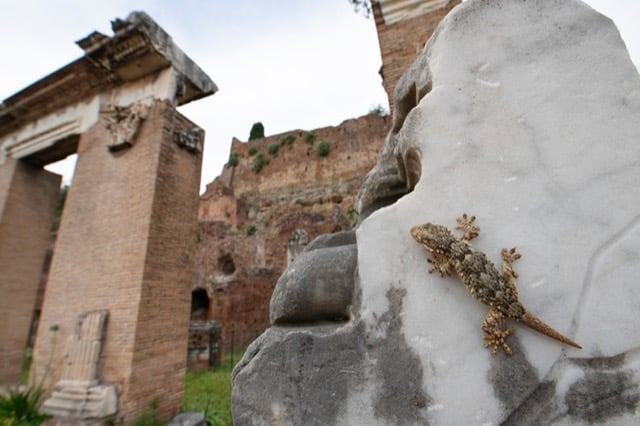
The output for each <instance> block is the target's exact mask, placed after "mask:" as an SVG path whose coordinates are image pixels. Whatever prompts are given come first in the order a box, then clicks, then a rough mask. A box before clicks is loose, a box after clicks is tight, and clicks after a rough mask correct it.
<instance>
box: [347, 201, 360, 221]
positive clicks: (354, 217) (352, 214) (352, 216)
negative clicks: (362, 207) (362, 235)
mask: <svg viewBox="0 0 640 426" xmlns="http://www.w3.org/2000/svg"><path fill="white" fill-rule="evenodd" d="M347 217H348V218H349V222H351V226H355V224H356V223H358V211H357V210H356V209H355V207H353V204H352V205H350V206H349V208H348V209H347Z"/></svg>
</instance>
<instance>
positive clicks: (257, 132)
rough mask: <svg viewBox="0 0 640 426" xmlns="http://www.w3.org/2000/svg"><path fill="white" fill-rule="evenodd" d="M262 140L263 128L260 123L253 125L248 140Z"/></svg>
mask: <svg viewBox="0 0 640 426" xmlns="http://www.w3.org/2000/svg"><path fill="white" fill-rule="evenodd" d="M260 138H264V126H263V125H262V123H261V122H259V121H258V122H257V123H253V126H251V131H250V132H249V140H250V141H252V140H254V139H260Z"/></svg>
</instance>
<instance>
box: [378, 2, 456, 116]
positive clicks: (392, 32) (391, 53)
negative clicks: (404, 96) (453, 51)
mask: <svg viewBox="0 0 640 426" xmlns="http://www.w3.org/2000/svg"><path fill="white" fill-rule="evenodd" d="M460 1H461V0H451V1H449V3H447V5H446V6H445V7H443V8H441V9H438V10H435V11H433V12H430V13H426V14H423V15H418V16H414V17H411V18H407V19H403V20H401V21H398V22H394V23H392V24H389V25H387V24H386V23H385V22H384V18H383V16H382V13H381V11H380V6H379V4H377V3H375V2H374V3H373V14H374V18H375V22H376V29H377V31H378V42H379V45H380V55H381V56H382V84H383V86H384V90H385V91H386V92H387V97H388V98H389V105H390V106H391V108H392V109H393V92H394V90H395V87H396V83H397V82H398V79H399V78H400V77H401V76H402V74H403V73H404V72H405V71H406V70H407V68H408V67H409V65H411V63H412V62H413V61H414V60H415V59H416V57H417V56H418V54H419V53H420V52H421V51H422V49H423V48H424V45H425V44H426V43H427V40H429V37H431V34H432V33H433V30H435V28H436V27H437V26H438V24H439V23H440V21H441V20H442V18H444V17H445V15H446V14H447V13H449V11H450V10H451V9H453V7H454V6H456V5H457V4H459V3H460Z"/></svg>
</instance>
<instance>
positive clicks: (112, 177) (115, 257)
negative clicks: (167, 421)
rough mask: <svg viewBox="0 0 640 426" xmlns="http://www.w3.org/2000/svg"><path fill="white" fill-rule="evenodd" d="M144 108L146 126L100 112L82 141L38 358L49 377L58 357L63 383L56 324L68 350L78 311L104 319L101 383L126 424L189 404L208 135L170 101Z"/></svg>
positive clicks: (38, 367)
mask: <svg viewBox="0 0 640 426" xmlns="http://www.w3.org/2000/svg"><path fill="white" fill-rule="evenodd" d="M144 110H145V111H144V117H142V119H140V120H136V119H120V120H115V121H114V120H113V117H114V113H117V114H118V115H120V116H121V115H122V114H125V112H123V110H122V108H117V109H114V108H103V111H101V114H100V117H99V119H98V122H97V123H96V124H95V125H93V126H92V127H91V128H90V129H89V130H88V131H87V132H85V133H84V134H83V135H82V137H81V139H80V144H79V146H78V161H77V166H76V172H75V176H74V184H73V185H72V187H71V188H70V190H69V194H68V197H67V201H66V205H65V215H64V217H63V219H62V222H61V224H60V230H59V233H58V241H57V244H56V251H55V255H54V259H53V262H52V265H51V272H50V276H49V282H48V285H47V295H46V299H45V302H44V305H43V309H42V316H41V320H40V327H39V331H38V340H37V343H36V349H35V359H34V366H35V370H34V371H36V372H37V374H39V375H41V374H43V372H44V371H45V370H46V367H47V366H46V362H47V359H48V357H49V354H50V353H51V352H52V351H53V354H54V357H53V359H54V361H53V363H52V365H51V368H50V370H49V374H48V376H49V377H48V378H47V380H48V382H49V383H55V382H56V381H57V380H59V379H60V378H61V371H62V358H63V357H62V355H63V352H64V349H63V348H62V347H52V346H51V343H50V342H51V340H50V338H49V336H48V333H47V330H48V329H49V328H50V327H51V326H52V325H54V324H55V325H58V327H59V331H58V333H59V336H58V339H57V341H58V342H64V341H65V340H66V339H67V337H68V336H69V335H71V334H72V333H73V332H74V327H75V324H76V318H77V317H78V315H79V314H80V313H82V312H86V311H92V310H108V311H109V323H108V327H107V331H106V338H105V342H104V347H103V350H102V361H101V375H100V376H101V379H102V380H101V381H102V383H104V384H109V385H115V387H116V389H117V392H118V395H119V401H120V402H119V407H118V411H119V416H120V418H121V419H122V420H124V422H125V424H130V423H132V422H133V421H134V420H135V419H136V418H137V417H139V416H140V415H141V414H143V413H144V412H146V411H147V410H149V406H150V405H151V404H152V403H153V402H157V407H158V408H157V410H158V414H159V415H160V416H161V417H162V418H169V417H170V416H173V415H174V414H175V413H177V411H179V409H180V406H181V403H182V395H183V380H184V373H185V371H186V356H187V338H188V334H187V330H188V327H189V307H190V294H191V292H190V291H189V289H190V286H191V278H192V277H191V275H192V265H191V261H192V254H191V250H192V246H193V245H194V242H195V240H196V232H197V213H198V188H199V182H200V167H201V152H202V142H203V137H204V135H203V131H202V130H201V129H199V128H197V127H196V126H195V125H194V124H193V123H191V122H189V121H188V120H187V119H186V118H184V117H183V116H182V115H181V114H180V113H178V112H177V111H176V109H175V108H174V107H173V106H172V105H171V103H170V102H167V101H153V102H151V103H150V104H148V108H145V109H144ZM139 111H140V109H139V108H133V107H132V108H131V109H130V111H129V113H130V114H137V113H139ZM118 123H120V124H118ZM131 123H134V124H131ZM120 125H125V126H128V125H132V126H134V127H135V128H133V129H128V130H126V129H125V130H124V131H123V129H121V128H118V126H120ZM114 126H115V127H114ZM122 135H127V136H126V138H125V139H126V142H127V143H126V144H125V146H120V145H122V144H118V140H117V139H119V138H122V137H123V136H122ZM114 146H117V148H114Z"/></svg>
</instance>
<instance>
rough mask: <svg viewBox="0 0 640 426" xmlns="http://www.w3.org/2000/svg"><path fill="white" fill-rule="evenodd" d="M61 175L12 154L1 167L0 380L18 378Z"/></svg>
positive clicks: (15, 380) (6, 380)
mask: <svg viewBox="0 0 640 426" xmlns="http://www.w3.org/2000/svg"><path fill="white" fill-rule="evenodd" d="M59 187H60V176H58V175H56V174H53V173H50V172H47V171H46V170H42V169H40V168H37V167H34V166H31V165H29V164H26V163H24V162H22V161H19V160H15V159H12V158H7V159H5V162H4V163H3V164H1V165H0V382H8V383H11V382H17V381H18V380H19V379H20V366H21V362H22V356H23V351H24V348H25V346H26V344H27V337H28V335H29V327H30V325H31V314H32V313H33V308H34V304H35V300H36V295H37V292H38V283H39V282H40V274H41V272H42V265H43V262H44V256H45V251H46V249H47V245H48V244H49V242H50V232H51V222H52V220H53V214H54V211H55V206H56V200H57V196H58V191H59Z"/></svg>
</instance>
